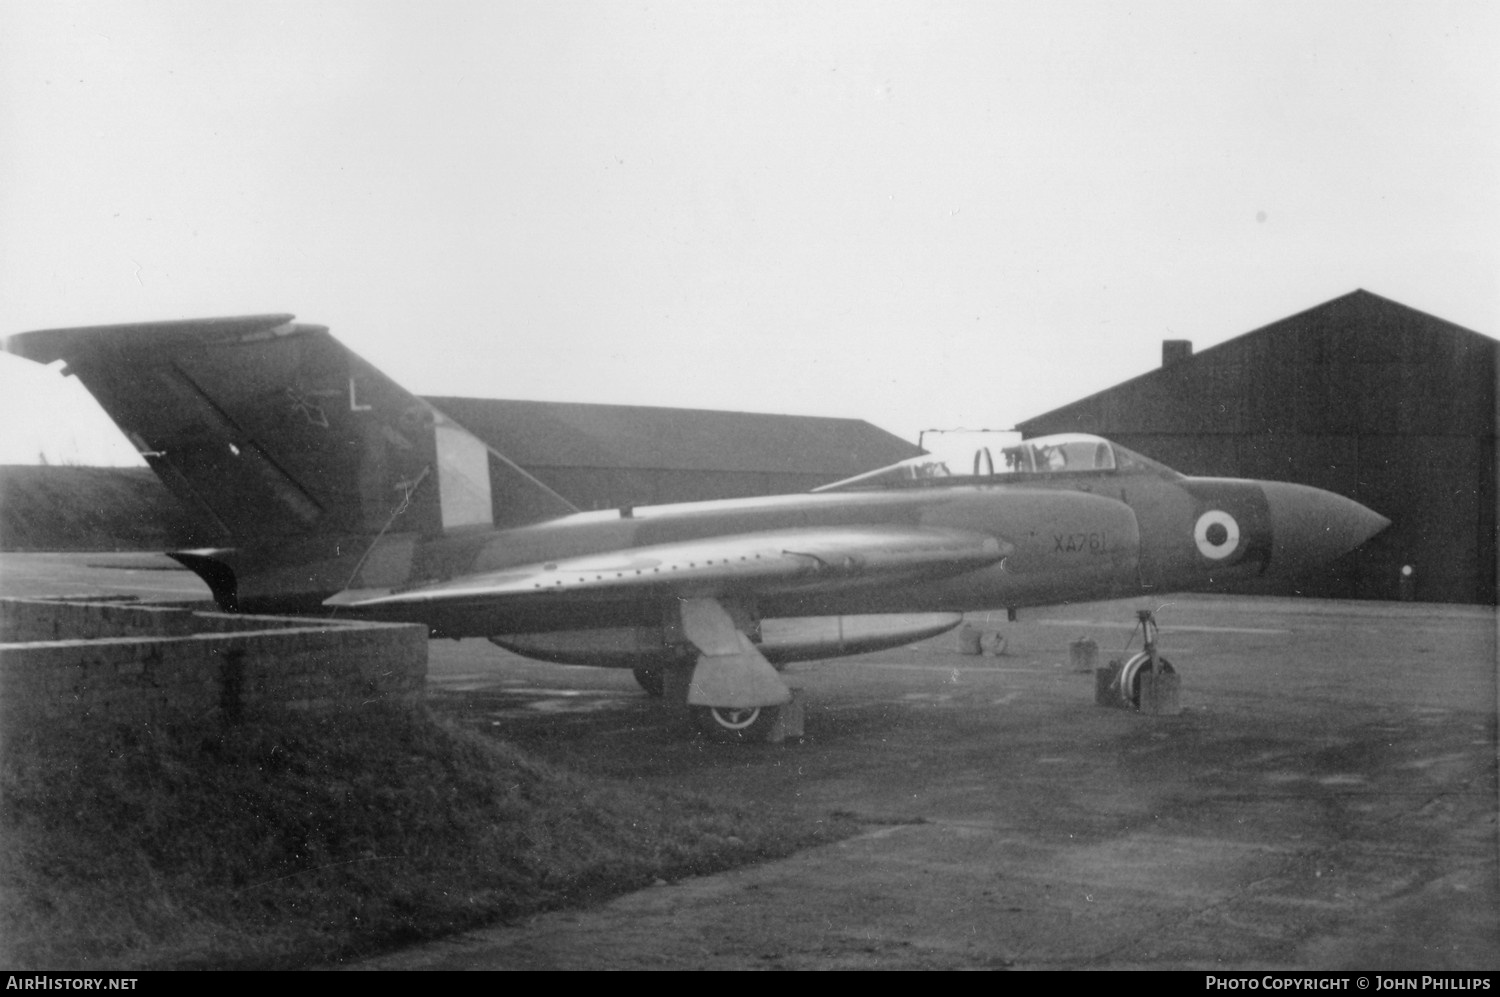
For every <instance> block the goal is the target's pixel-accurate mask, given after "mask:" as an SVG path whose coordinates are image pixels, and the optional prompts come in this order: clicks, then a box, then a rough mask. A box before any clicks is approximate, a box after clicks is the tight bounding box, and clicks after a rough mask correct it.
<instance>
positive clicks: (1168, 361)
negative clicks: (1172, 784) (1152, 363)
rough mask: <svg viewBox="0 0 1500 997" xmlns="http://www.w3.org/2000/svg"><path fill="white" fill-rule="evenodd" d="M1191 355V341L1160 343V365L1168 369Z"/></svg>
mask: <svg viewBox="0 0 1500 997" xmlns="http://www.w3.org/2000/svg"><path fill="white" fill-rule="evenodd" d="M1192 355H1193V341H1192V340H1191V339H1163V340H1162V341H1161V365H1162V366H1163V367H1170V366H1172V365H1173V364H1174V363H1176V362H1177V361H1179V360H1186V359H1187V358H1188V357H1190V356H1192Z"/></svg>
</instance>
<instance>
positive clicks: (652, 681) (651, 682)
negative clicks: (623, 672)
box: [630, 667, 667, 699]
mask: <svg viewBox="0 0 1500 997" xmlns="http://www.w3.org/2000/svg"><path fill="white" fill-rule="evenodd" d="M630 671H631V674H632V675H634V676H635V683H636V685H638V686H640V687H641V688H642V689H644V690H646V695H648V696H650V697H651V698H653V699H660V698H661V696H662V694H663V693H664V692H666V688H667V685H666V682H667V680H666V676H665V675H663V674H662V670H661V669H660V668H649V667H647V668H632V669H631V670H630Z"/></svg>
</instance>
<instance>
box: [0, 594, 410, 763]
mask: <svg viewBox="0 0 1500 997" xmlns="http://www.w3.org/2000/svg"><path fill="white" fill-rule="evenodd" d="M0 641H3V643H0V732H3V734H4V735H6V736H9V735H12V734H14V733H17V732H19V731H22V730H24V729H25V728H26V727H27V726H29V725H30V724H33V723H36V722H39V721H46V720H49V719H62V718H75V719H88V718H94V719H102V720H109V721H116V722H143V723H150V722H168V721H171V720H172V719H187V718H204V717H215V716H217V717H219V718H221V719H223V720H225V721H226V722H231V723H233V722H240V721H243V720H247V719H254V718H257V717H261V716H266V715H270V714H274V713H276V712H278V711H285V710H337V709H357V708H359V707H360V706H361V705H362V704H365V703H369V702H372V701H393V700H394V701H398V702H409V703H416V702H420V700H421V698H422V696H423V692H424V689H425V685H426V680H427V632H426V628H424V627H421V626H417V625H411V624H381V623H361V622H353V621H345V620H340V621H325V620H316V621H313V620H305V619H286V618H279V617H257V616H240V615H231V614H224V613H208V612H196V611H193V610H185V609H171V608H162V607H150V606H127V605H113V604H100V603H58V602H42V601H32V600H19V599H0Z"/></svg>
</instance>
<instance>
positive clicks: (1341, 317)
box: [1018, 290, 1500, 604]
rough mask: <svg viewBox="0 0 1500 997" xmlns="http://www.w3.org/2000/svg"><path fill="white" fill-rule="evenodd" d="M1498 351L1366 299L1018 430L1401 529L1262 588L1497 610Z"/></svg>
mask: <svg viewBox="0 0 1500 997" xmlns="http://www.w3.org/2000/svg"><path fill="white" fill-rule="evenodd" d="M1497 351H1500V343H1497V342H1496V341H1495V340H1493V339H1490V338H1489V337H1487V336H1483V335H1480V334H1479V333H1477V332H1473V331H1471V330H1469V329H1464V328H1462V327H1460V326H1457V325H1454V324H1453V323H1451V322H1445V321H1443V320H1442V319H1439V318H1435V317H1433V316H1431V315H1426V314H1424V313H1422V312H1419V311H1416V310H1415V309H1412V308H1408V307H1406V306H1404V305H1401V304H1398V303H1397V302H1394V301H1390V300H1388V299H1386V298H1382V297H1380V296H1378V295H1375V294H1371V293H1369V292H1368V291H1363V290H1359V291H1354V292H1352V293H1350V294H1346V295H1344V296H1343V297H1340V298H1335V299H1334V300H1332V301H1329V302H1326V303H1325V304H1321V305H1318V306H1317V307H1315V308H1311V309H1309V310H1307V311H1305V312H1301V313H1299V314H1297V315H1293V316H1291V317H1289V318H1285V319H1282V320H1280V321H1279V322H1273V323H1271V324H1270V325H1267V326H1265V327H1263V328H1260V329H1256V330H1254V331H1253V332H1248V333H1245V334H1244V335H1242V336H1239V337H1237V338H1235V339H1231V340H1229V341H1228V342H1225V343H1221V344H1219V345H1218V346H1215V347H1212V348H1211V349H1207V350H1204V351H1203V352H1201V353H1198V354H1196V355H1195V354H1193V352H1192V344H1191V343H1189V342H1185V341H1182V340H1168V341H1167V342H1165V343H1163V344H1162V366H1161V368H1160V369H1158V370H1154V371H1152V372H1150V373H1147V374H1144V375H1142V376H1140V377H1137V378H1134V379H1132V380H1129V381H1126V382H1124V383H1123V384H1119V385H1116V386H1115V387H1113V388H1110V389H1108V390H1105V391H1101V392H1099V393H1098V394H1096V395H1092V396H1090V397H1088V398H1084V399H1082V400H1080V401H1077V402H1073V403H1072V404H1070V405H1065V406H1063V407H1062V408H1059V409H1056V410H1054V411H1051V412H1048V413H1045V414H1043V415H1039V416H1037V417H1036V418H1034V419H1028V420H1026V421H1025V422H1022V423H1021V424H1020V426H1019V427H1018V428H1019V429H1020V430H1021V432H1022V433H1023V434H1024V435H1026V436H1039V435H1044V434H1047V433H1059V432H1088V433H1097V434H1099V435H1101V436H1106V437H1108V438H1110V439H1112V440H1115V441H1117V442H1119V443H1120V444H1122V445H1124V446H1126V447H1129V448H1130V449H1132V450H1138V451H1140V452H1141V453H1143V454H1146V455H1147V456H1149V457H1153V458H1155V459H1157V460H1160V461H1162V462H1163V463H1165V464H1168V465H1170V466H1171V467H1174V468H1176V469H1177V470H1179V471H1182V472H1183V473H1185V474H1195V475H1215V476H1223V477H1244V478H1273V479H1278V480H1282V481H1294V482H1300V483H1302V484H1307V485H1314V486H1316V487H1319V488H1326V489H1328V490H1329V491H1333V492H1337V493H1339V494H1341V495H1345V496H1348V497H1349V498H1352V499H1355V500H1357V501H1359V502H1362V503H1363V504H1365V505H1367V506H1369V507H1370V508H1371V509H1374V510H1375V511H1376V512H1379V513H1381V514H1382V515H1384V516H1386V517H1387V518H1389V519H1390V520H1391V527H1390V529H1388V530H1386V531H1385V532H1384V533H1382V534H1381V535H1380V536H1377V537H1375V538H1374V539H1373V540H1371V541H1370V542H1369V543H1367V544H1365V545H1364V546H1363V547H1361V548H1360V549H1359V550H1357V551H1355V552H1353V553H1352V554H1350V555H1348V556H1347V557H1345V558H1343V559H1341V560H1340V561H1339V562H1337V563H1336V564H1334V565H1332V566H1330V567H1329V568H1327V569H1325V570H1324V571H1323V572H1321V573H1319V574H1318V575H1316V576H1312V577H1308V578H1302V579H1297V580H1295V582H1293V583H1283V584H1280V585H1275V586H1273V585H1270V584H1267V585H1264V586H1262V587H1259V588H1257V589H1255V591H1261V592H1276V593H1285V594H1290V593H1293V592H1295V593H1297V594H1305V595H1314V596H1319V597H1323V598H1360V599H1398V598H1406V599H1416V600H1420V601H1427V602H1463V603H1481V604H1494V603H1495V601H1496V588H1495V570H1496V543H1495V520H1496V515H1495V513H1496V510H1495V502H1496V487H1495V472H1496V460H1495V423H1496V409H1495V405H1496V371H1497V365H1496V359H1497ZM1403 568H1406V569H1409V571H1407V572H1403Z"/></svg>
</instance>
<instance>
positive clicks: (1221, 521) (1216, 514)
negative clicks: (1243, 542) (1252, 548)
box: [1193, 509, 1240, 561]
mask: <svg viewBox="0 0 1500 997" xmlns="http://www.w3.org/2000/svg"><path fill="white" fill-rule="evenodd" d="M1193 541H1194V542H1195V543H1196V544H1197V545H1198V553H1200V554H1202V555H1203V556H1204V557H1206V558H1208V559H1209V560H1210V561H1222V560H1224V559H1225V558H1226V557H1228V556H1229V555H1230V554H1233V553H1234V552H1235V551H1236V550H1238V549H1239V546H1240V524H1239V523H1237V522H1235V521H1234V517H1233V516H1231V515H1230V514H1229V513H1227V512H1224V511H1223V510H1222V509H1210V510H1209V511H1208V512H1205V513H1204V514H1203V515H1201V516H1199V517H1198V523H1197V525H1196V526H1194V527H1193Z"/></svg>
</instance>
